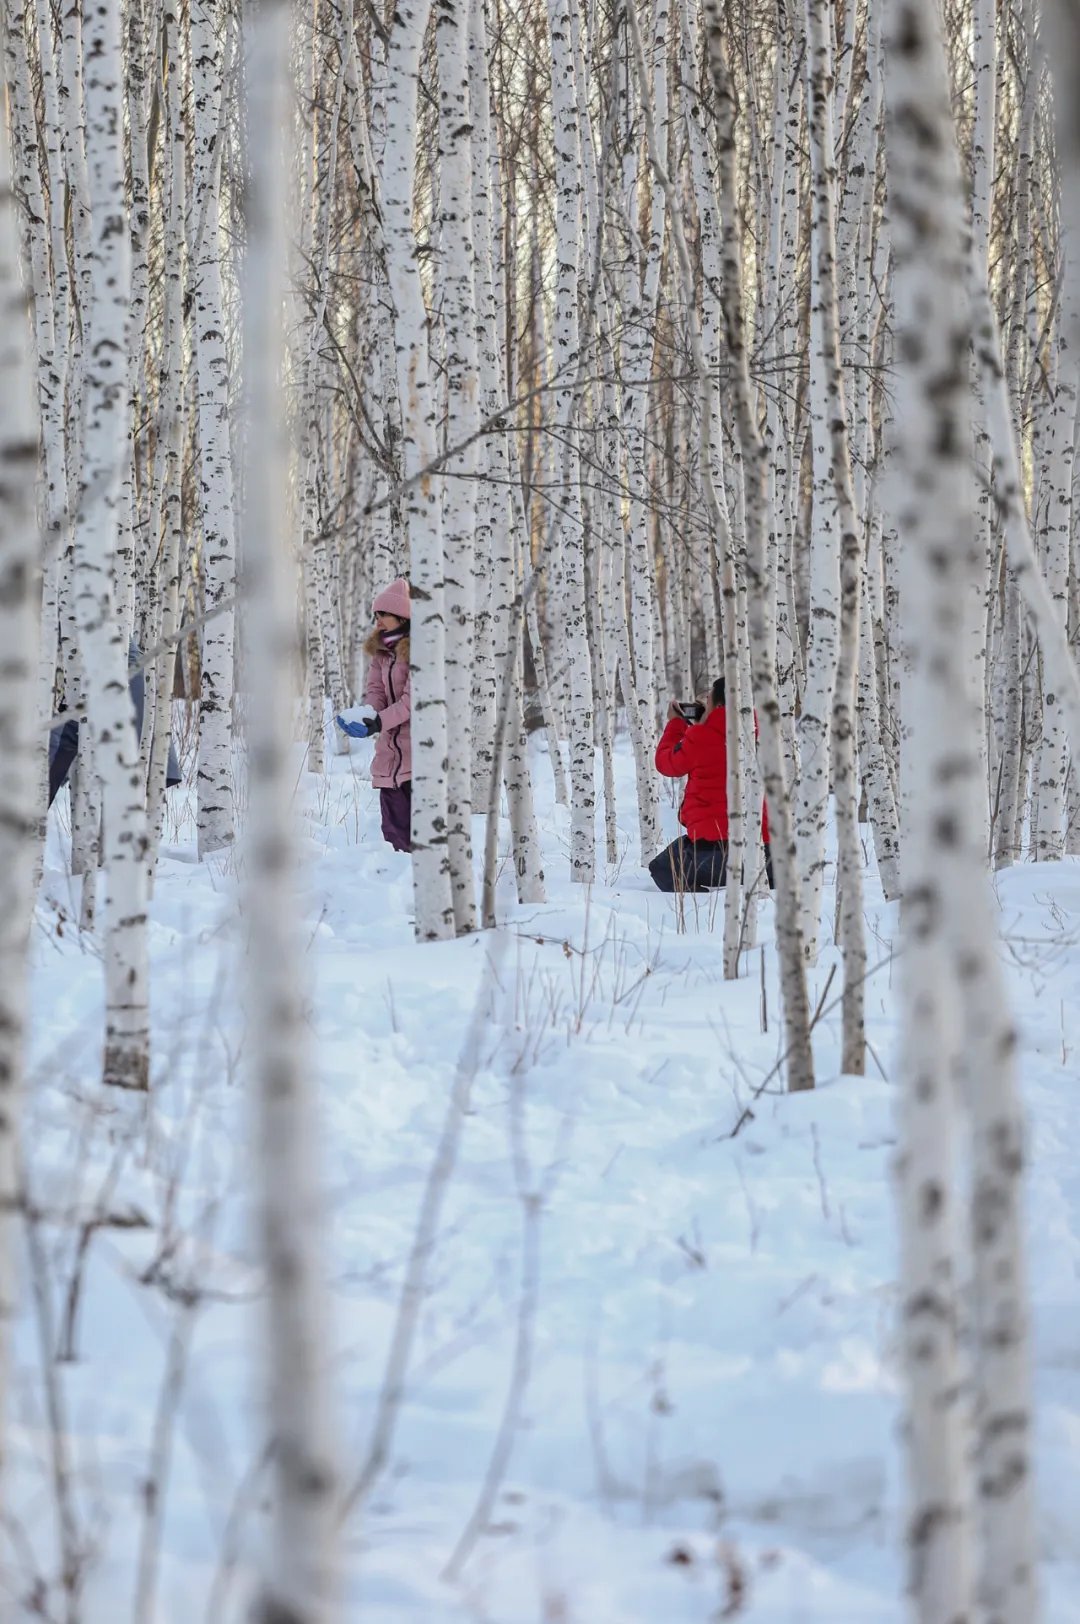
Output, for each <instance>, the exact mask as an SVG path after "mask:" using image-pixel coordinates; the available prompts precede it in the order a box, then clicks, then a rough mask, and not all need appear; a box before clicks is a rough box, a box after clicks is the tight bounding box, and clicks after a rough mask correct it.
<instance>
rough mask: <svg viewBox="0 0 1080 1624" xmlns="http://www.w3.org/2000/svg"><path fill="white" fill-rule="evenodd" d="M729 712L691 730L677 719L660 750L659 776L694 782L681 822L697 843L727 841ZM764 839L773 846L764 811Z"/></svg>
mask: <svg viewBox="0 0 1080 1624" xmlns="http://www.w3.org/2000/svg"><path fill="white" fill-rule="evenodd" d="M726 717H727V712H726V711H725V710H724V707H723V706H722V705H720V706H718V707H717V708H716V710H714V711H710V712H709V714H708V716H706V717H705V719H704V721H702V722H697V723H695V724H694V726H693V727H691V725H690V723H689V722H684V721H682V719H681V718H674V717H673V718H672V720H671V721H670V722H669V723H668V725H667V727H666V728H665V729H664V732H663V735H662V737H661V739H660V743H659V744H658V745H657V747H656V770H657V772H659V773H663V775H664V777H665V778H688V783H687V785H686V794H685V795H684V796H683V803H682V806H681V807H680V808H679V822H680V823H681V824H682V826H683V828H684V829H685V830H686V832H687V834H688V835H689V836H690V839H691V840H726V839H727V837H728V816H727V739H726V737H725V733H724V729H725V727H726V725H727V722H726ZM761 838H762V840H764V842H765V844H766V845H768V842H769V820H768V817H767V815H766V812H765V808H764V806H762V808H761Z"/></svg>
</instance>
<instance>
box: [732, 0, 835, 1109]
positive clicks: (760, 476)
mask: <svg viewBox="0 0 1080 1624" xmlns="http://www.w3.org/2000/svg"><path fill="white" fill-rule="evenodd" d="M705 17H706V26H707V29H708V58H709V69H710V72H711V75H712V80H713V86H714V89H715V93H716V101H717V126H718V137H719V154H720V206H721V209H722V211H723V220H724V241H723V283H722V288H721V293H722V302H723V308H724V321H725V327H726V332H727V341H728V351H729V354H730V357H731V368H732V374H733V394H734V400H735V413H736V419H737V423H738V433H739V439H740V441H741V443H742V462H743V471H744V482H745V501H746V565H747V583H748V589H749V592H748V596H749V619H750V657H751V662H752V669H753V678H754V701H755V705H756V707H757V714H758V721H759V724H760V727H761V763H762V772H763V777H764V780H765V798H766V801H767V803H768V808H769V835H770V840H771V843H772V853H773V863H774V866H775V870H776V887H777V897H776V906H777V921H776V925H777V930H776V934H777V952H778V954H779V958H780V985H781V989H782V993H783V999H784V1031H785V1056H786V1061H787V1076H788V1088H789V1089H790V1090H792V1091H793V1092H794V1091H798V1090H802V1089H807V1088H813V1086H814V1055H813V1049H812V1048H811V1043H810V1005H809V999H808V996H807V989H806V970H805V964H804V954H803V940H802V930H801V925H800V918H801V914H800V899H799V871H798V863H797V854H796V849H795V836H794V827H793V822H792V813H791V801H790V790H789V786H788V784H787V783H786V781H785V779H784V744H783V737H782V734H781V729H780V707H779V703H778V701H777V694H776V617H775V611H774V605H773V596H774V594H773V590H772V582H771V581H770V579H769V570H768V528H769V524H768V514H767V512H766V500H767V491H768V486H767V470H766V467H765V455H766V446H765V441H764V439H763V438H762V435H761V432H760V430H759V428H758V420H757V414H756V411H755V407H754V399H753V393H752V389H751V384H750V367H749V360H748V357H747V353H746V337H745V333H746V328H745V316H744V313H743V291H742V290H743V255H742V240H741V234H740V227H739V212H738V203H737V198H736V191H735V158H736V125H735V119H736V102H735V95H734V89H733V85H732V79H731V70H730V68H729V66H728V62H727V51H726V47H725V44H724V20H723V13H722V9H721V5H720V0H705Z"/></svg>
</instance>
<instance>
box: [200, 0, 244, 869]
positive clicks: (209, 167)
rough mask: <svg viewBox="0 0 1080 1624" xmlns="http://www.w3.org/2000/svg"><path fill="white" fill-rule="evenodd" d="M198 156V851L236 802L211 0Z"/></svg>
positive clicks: (231, 529) (208, 847)
mask: <svg viewBox="0 0 1080 1624" xmlns="http://www.w3.org/2000/svg"><path fill="white" fill-rule="evenodd" d="M189 15H190V50H191V82H192V101H193V104H194V127H195V128H194V134H195V139H194V161H193V165H192V175H191V205H192V210H193V212H194V214H195V217H196V219H197V220H198V221H199V222H200V230H199V236H198V244H199V253H198V258H197V261H196V263H195V264H194V265H193V266H192V267H191V276H192V284H193V292H194V323H195V328H194V331H195V341H194V349H195V364H196V375H197V378H198V412H199V416H198V434H199V470H200V472H199V495H200V510H201V517H202V546H201V548H200V551H199V569H200V578H201V583H202V606H203V611H204V613H208V612H210V611H221V612H220V613H217V614H216V615H215V618H214V619H213V620H211V621H209V622H208V623H207V624H206V625H205V626H204V627H203V629H202V635H201V662H200V671H201V686H200V692H199V762H198V769H197V777H196V781H197V785H198V805H199V811H198V835H199V856H200V857H205V856H207V855H208V854H209V853H210V852H214V851H220V850H221V849H222V847H225V846H228V845H230V844H231V843H232V840H233V838H234V834H235V807H234V786H233V763H232V701H233V682H234V675H233V641H234V615H233V612H232V610H231V609H228V608H225V607H224V605H225V604H226V602H227V600H228V599H229V598H231V597H232V596H233V595H234V593H235V591H236V536H235V515H234V509H233V477H232V446H231V440H230V433H229V356H228V350H227V347H226V343H225V313H224V301H223V298H222V287H221V234H220V224H219V218H218V216H219V211H220V173H221V142H222V138H223V135H222V117H223V108H222V91H223V59H224V45H223V39H222V30H223V27H224V19H223V17H222V16H221V14H220V13H219V11H218V8H217V7H215V6H213V5H211V4H210V0H192V3H191V8H190V13H189Z"/></svg>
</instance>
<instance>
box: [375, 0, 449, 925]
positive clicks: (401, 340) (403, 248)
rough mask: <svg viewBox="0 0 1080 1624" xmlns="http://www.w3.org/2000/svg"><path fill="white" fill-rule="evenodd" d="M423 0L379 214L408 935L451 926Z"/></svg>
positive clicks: (411, 6) (411, 7)
mask: <svg viewBox="0 0 1080 1624" xmlns="http://www.w3.org/2000/svg"><path fill="white" fill-rule="evenodd" d="M430 10H431V0H405V3H403V4H401V5H400V6H399V7H398V8H397V10H396V11H395V12H394V17H393V22H392V24H391V28H390V41H389V44H388V46H387V63H386V147H385V155H384V159H383V182H382V202H383V222H384V229H385V242H386V259H387V272H388V275H389V281H390V290H391V294H392V296H393V300H394V311H395V332H396V347H397V358H398V393H399V396H400V399H401V415H402V436H401V460H402V475H403V477H404V479H405V481H406V488H405V494H404V498H403V504H402V506H403V511H404V515H405V520H406V523H407V525H408V532H409V560H410V593H411V598H412V633H411V637H410V646H411V651H412V657H411V667H410V669H411V692H412V720H411V728H412V770H413V777H412V785H413V791H412V793H413V806H412V845H413V894H414V900H415V904H416V935H417V938H418V940H420V941H437V940H440V939H445V938H447V937H450V936H453V934H454V903H453V896H452V893H451V888H450V873H449V865H448V863H447V860H446V827H447V753H448V745H447V730H446V672H445V667H446V662H445V648H446V632H445V627H446V622H445V608H444V600H445V589H444V579H443V557H442V522H441V511H440V488H439V480H438V479H437V478H436V477H435V476H434V475H432V474H429V473H426V472H423V470H425V469H427V468H429V467H430V466H431V465H432V464H433V463H434V461H435V458H436V456H437V454H438V449H439V447H438V439H437V432H436V425H437V422H438V414H437V406H436V398H435V389H434V387H433V384H432V379H431V363H430V356H429V354H428V315H427V310H426V309H425V306H424V293H423V288H422V286H421V281H420V270H419V266H418V263H417V244H416V237H415V233H414V230H413V190H414V178H415V150H414V149H415V143H416V128H417V116H416V115H417V95H418V76H419V72H420V51H421V47H422V45H423V42H424V33H425V30H426V28H427V21H428V16H429V14H430Z"/></svg>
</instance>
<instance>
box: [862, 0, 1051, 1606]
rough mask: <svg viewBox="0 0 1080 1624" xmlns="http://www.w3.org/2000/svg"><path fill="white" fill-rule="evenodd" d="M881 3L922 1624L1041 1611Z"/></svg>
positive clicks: (959, 487) (953, 582) (922, 171)
mask: <svg viewBox="0 0 1080 1624" xmlns="http://www.w3.org/2000/svg"><path fill="white" fill-rule="evenodd" d="M888 15H889V40H888V46H887V50H886V64H887V68H886V74H887V81H886V98H887V107H888V142H889V148H888V155H889V185H890V205H889V206H890V214H891V222H892V233H893V245H894V253H895V264H894V273H893V290H894V308H895V317H894V320H895V327H896V354H897V365H896V396H895V399H896V419H895V446H896V474H897V478H896V485H895V489H896V493H897V495H896V506H897V520H898V527H899V531H900V539H901V549H902V558H903V561H904V576H903V584H902V604H903V609H902V613H903V621H904V634H905V638H906V642H907V654H908V659H909V663H908V664H907V665H906V667H905V684H906V692H905V694H904V699H903V706H904V726H905V733H906V735H907V737H906V740H905V757H904V763H903V765H904V768H905V769H906V771H907V773H908V774H909V778H910V780H911V782H910V784H909V790H910V793H908V794H907V795H906V796H905V806H906V809H907V817H908V826H907V828H906V829H905V830H904V838H903V845H902V865H903V872H904V900H903V931H904V953H903V959H902V967H903V968H902V974H903V977H904V1006H905V1008H904V1024H903V1036H902V1061H901V1064H902V1086H903V1095H902V1110H901V1117H902V1124H903V1136H904V1137H903V1144H902V1150H901V1157H900V1173H899V1183H900V1208H901V1237H902V1286H901V1290H902V1316H903V1335H904V1351H905V1359H904V1365H905V1381H906V1386H907V1402H908V1421H909V1431H908V1437H909V1492H910V1501H911V1503H910V1510H909V1524H908V1547H909V1557H910V1583H911V1589H912V1594H913V1599H914V1603H915V1610H916V1614H917V1616H918V1618H919V1620H920V1621H921V1624H931V1621H933V1624H944V1621H946V1620H953V1619H959V1618H965V1617H972V1616H974V1617H984V1618H993V1619H1000V1620H1002V1621H1003V1624H1006V1621H1007V1624H1021V1621H1022V1620H1027V1619H1032V1620H1034V1619H1037V1618H1038V1613H1039V1609H1038V1597H1037V1587H1036V1581H1035V1562H1034V1555H1035V1552H1034V1542H1033V1525H1032V1505H1031V1495H1032V1483H1031V1465H1030V1432H1031V1416H1030V1393H1029V1375H1028V1360H1027V1324H1026V1318H1027V1294H1026V1280H1025V1270H1024V1250H1023V1236H1022V1223H1021V1217H1022V1214H1021V1196H1022V1182H1023V1172H1024V1165H1025V1151H1024V1132H1023V1121H1022V1114H1021V1111H1020V1106H1019V1100H1018V1091H1017V1085H1016V1076H1015V1070H1014V1063H1013V1055H1014V1050H1015V1033H1014V1030H1013V1027H1012V1023H1011V1018H1010V1015H1009V1011H1008V1006H1007V1000H1006V997H1005V988H1004V982H1003V976H1002V973H1001V969H1000V965H999V961H998V958H997V953H996V934H997V933H996V920H995V915H994V907H993V899H992V893H991V891H990V886H989V879H988V876H987V872H986V861H985V852H984V851H983V849H982V845H981V825H980V822H979V819H978V816H977V813H978V805H979V797H980V796H981V795H982V794H983V793H984V785H983V782H982V772H981V764H980V759H979V748H978V731H977V728H976V725H975V719H974V717H973V714H972V711H973V705H972V695H971V691H970V687H969V685H968V682H967V648H966V644H965V639H964V636H963V630H964V625H965V617H966V615H967V613H968V612H969V604H970V596H969V594H970V592H971V590H972V587H973V578H974V574H975V571H976V570H977V568H978V556H977V549H976V547H975V545H974V538H973V532H974V530H975V527H976V523H977V521H976V517H975V512H974V502H973V481H972V435H971V416H970V408H971V401H970V384H969V362H968V358H969V353H970V310H969V307H967V306H966V303H965V300H964V298H963V288H964V272H965V263H964V240H963V234H964V225H965V223H964V204H963V194H962V189H961V184H960V171H959V162H958V157H957V152H956V146H955V136H954V130H953V125H952V115H951V109H950V100H949V88H948V80H947V76H946V71H945V59H944V50H943V45H942V41H941V38H940V35H939V33H938V27H939V24H938V18H937V13H936V10H935V8H934V6H933V4H932V0H892V3H891V6H890V10H889V14H888ZM957 1081H958V1082H959V1085H960V1086H959V1092H958V1093H957V1091H956V1085H957ZM958 1099H959V1100H960V1101H962V1103H963V1106H964V1107H965V1108H966V1121H967V1123H968V1124H969V1126H970V1129H971V1162H972V1169H971V1179H972V1202H971V1211H970V1229H969V1240H970V1248H971V1255H972V1257H973V1262H974V1279H975V1291H974V1297H975V1307H974V1319H975V1349H974V1357H975V1388H976V1399H975V1415H974V1426H975V1440H974V1441H975V1448H974V1460H973V1463H972V1464H973V1468H974V1470H973V1474H972V1475H973V1476H974V1483H972V1482H971V1477H970V1476H969V1466H968V1449H967V1444H968V1437H967V1430H968V1419H967V1416H966V1414H965V1411H964V1408H963V1392H964V1389H963V1386H962V1385H960V1384H958V1380H957V1378H958V1375H959V1367H958V1360H957V1355H956V1347H955V1332H956V1316H957V1312H958V1293H959V1288H960V1280H959V1269H960V1263H961V1258H962V1255H963V1254H962V1252H961V1249H960V1246H959V1244H958V1240H957V1228H958V1219H957V1205H958V1192H959V1190H960V1188H961V1186H960V1182H959V1172H958V1167H957V1158H956V1156H955V1154H954V1145H955V1138H956V1133H955V1130H956V1118H957V1100H958ZM973 1498H974V1504H975V1510H976V1517H977V1528H978V1539H977V1541H973V1537H972V1524H971V1504H972V1499H973ZM973 1544H974V1546H975V1551H976V1555H975V1557H973V1554H972V1550H973ZM973 1575H974V1576H973Z"/></svg>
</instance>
